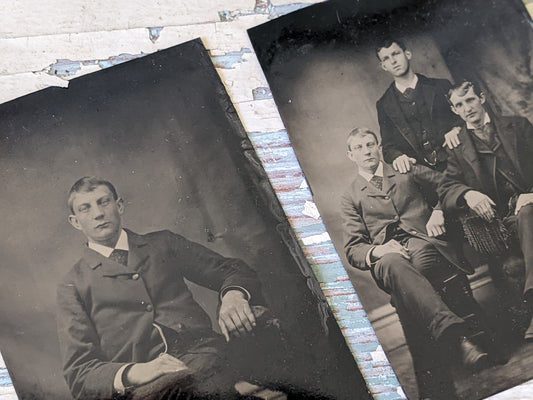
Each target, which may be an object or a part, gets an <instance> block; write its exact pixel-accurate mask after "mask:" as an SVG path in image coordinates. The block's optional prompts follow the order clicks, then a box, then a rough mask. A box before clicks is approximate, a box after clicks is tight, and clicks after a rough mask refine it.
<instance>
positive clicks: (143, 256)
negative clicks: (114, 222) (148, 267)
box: [125, 229, 150, 271]
mask: <svg viewBox="0 0 533 400" xmlns="http://www.w3.org/2000/svg"><path fill="white" fill-rule="evenodd" d="M125 231H126V232H127V233H128V245H129V247H130V250H129V253H128V269H129V270H131V271H139V270H140V268H141V267H142V266H143V265H144V264H145V263H146V262H147V261H148V259H149V258H150V254H149V253H148V249H149V246H148V245H147V242H146V241H145V240H144V239H143V237H142V236H140V235H137V234H136V233H134V232H132V231H130V230H128V229H125Z"/></svg>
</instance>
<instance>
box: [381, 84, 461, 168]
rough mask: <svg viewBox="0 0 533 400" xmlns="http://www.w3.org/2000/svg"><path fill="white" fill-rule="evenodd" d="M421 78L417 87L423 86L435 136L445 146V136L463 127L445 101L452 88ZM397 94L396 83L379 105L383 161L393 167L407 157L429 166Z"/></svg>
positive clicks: (384, 95) (386, 92) (387, 91)
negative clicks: (398, 159)
mask: <svg viewBox="0 0 533 400" xmlns="http://www.w3.org/2000/svg"><path fill="white" fill-rule="evenodd" d="M417 75H418V84H417V85H420V87H421V89H422V92H423V94H424V98H425V100H426V103H427V106H428V108H429V110H430V118H431V124H432V126H433V129H434V134H435V135H437V136H438V137H440V139H441V140H440V143H441V144H442V143H444V134H445V133H446V132H448V131H449V130H450V129H451V128H453V127H454V126H459V125H461V119H459V118H458V117H457V116H456V115H455V114H454V113H453V112H452V111H451V109H450V105H449V104H448V101H447V100H446V97H445V95H446V93H448V90H449V89H450V87H451V84H450V82H449V81H448V80H446V79H433V78H426V77H425V76H424V75H420V74H417ZM395 90H396V89H395V86H394V82H393V83H392V84H391V85H390V86H389V88H388V89H387V90H386V91H385V93H384V94H383V96H382V97H381V98H380V99H379V100H378V102H377V103H376V108H377V112H378V121H379V129H380V132H381V141H382V144H383V158H384V160H385V162H387V163H389V164H390V163H392V162H393V161H394V159H395V158H396V157H398V156H401V155H402V154H406V155H408V156H410V157H413V158H416V160H417V161H418V163H419V164H425V161H424V154H423V152H422V149H421V148H420V146H419V145H418V139H417V138H416V135H415V133H414V132H413V131H412V130H411V128H410V126H409V124H408V122H407V120H406V118H405V116H404V114H403V112H402V109H401V107H400V103H399V101H398V97H397V95H396V94H395Z"/></svg>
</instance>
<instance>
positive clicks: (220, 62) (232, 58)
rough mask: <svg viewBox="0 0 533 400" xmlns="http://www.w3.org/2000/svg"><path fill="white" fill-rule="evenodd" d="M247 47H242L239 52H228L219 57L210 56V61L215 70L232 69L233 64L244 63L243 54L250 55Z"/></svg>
mask: <svg viewBox="0 0 533 400" xmlns="http://www.w3.org/2000/svg"><path fill="white" fill-rule="evenodd" d="M251 52H252V50H250V49H249V48H247V47H242V48H241V49H240V50H239V51H230V52H228V53H226V54H223V55H220V56H211V61H213V64H214V65H215V68H225V69H234V68H235V64H240V63H243V62H246V59H245V58H244V54H246V53H251Z"/></svg>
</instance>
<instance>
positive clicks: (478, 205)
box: [464, 190, 496, 222]
mask: <svg viewBox="0 0 533 400" xmlns="http://www.w3.org/2000/svg"><path fill="white" fill-rule="evenodd" d="M464 198H465V201H466V204H467V205H468V207H470V208H471V209H472V210H473V211H474V212H475V213H476V214H477V215H479V216H480V217H481V218H483V219H484V220H485V221H489V222H490V221H492V219H493V218H494V216H495V215H496V214H495V213H494V209H493V208H492V207H494V206H496V204H494V202H493V201H492V200H491V198H490V197H489V196H487V195H486V194H483V193H481V192H478V191H476V190H469V191H468V192H466V193H465V194H464Z"/></svg>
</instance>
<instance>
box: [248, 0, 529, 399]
mask: <svg viewBox="0 0 533 400" xmlns="http://www.w3.org/2000/svg"><path fill="white" fill-rule="evenodd" d="M530 23H531V22H530V18H529V16H528V15H527V12H526V10H525V8H524V6H523V4H522V3H521V2H519V1H517V2H515V1H503V0H491V1H482V0H474V1H470V0H469V1H466V0H449V1H446V2H439V1H417V0H412V1H405V0H403V1H402V0H396V1H381V2H376V1H358V2H354V1H340V0H334V1H327V2H324V3H321V4H317V5H313V6H311V7H308V8H306V9H304V10H299V11H297V12H294V13H292V14H289V15H286V16H283V17H281V18H279V19H276V20H274V21H271V22H268V23H266V24H263V25H260V26H257V27H254V28H251V29H249V30H248V33H249V36H250V39H251V41H252V44H253V46H254V50H255V52H256V54H257V56H258V59H259V61H260V63H261V66H262V68H263V71H264V72H265V75H266V77H267V80H268V82H269V85H270V88H271V91H272V95H273V98H274V100H275V102H276V105H277V107H278V109H279V111H280V114H281V117H282V120H283V122H284V124H285V126H286V128H287V132H288V135H289V138H290V140H291V143H292V146H293V148H294V150H295V153H296V156H297V157H298V159H299V162H300V164H301V167H302V170H303V172H304V173H305V175H306V178H307V180H308V182H309V186H310V188H311V190H312V193H313V196H314V200H315V202H316V204H317V207H318V209H319V211H320V213H321V216H322V218H323V220H324V222H325V225H326V227H327V229H328V232H329V234H330V236H331V238H332V241H333V243H334V244H335V247H336V249H337V252H338V253H339V255H340V257H341V259H342V260H343V263H344V265H345V267H346V269H347V271H348V273H349V275H350V277H351V280H352V282H353V284H354V287H355V289H356V291H357V293H358V295H359V297H360V299H361V302H362V303H363V305H364V307H365V310H366V311H367V313H368V316H369V319H370V320H371V322H372V324H373V327H374V329H375V331H376V333H377V336H378V338H379V340H380V342H381V344H382V345H383V347H384V349H385V351H386V354H387V356H388V358H389V360H390V361H391V365H392V367H393V369H394V370H395V372H396V374H397V375H398V377H399V380H400V383H401V384H402V386H403V387H404V389H405V391H406V393H407V396H408V397H409V398H417V393H418V388H417V383H416V381H415V377H414V373H413V365H412V361H411V357H410V354H409V351H408V350H407V346H406V342H405V338H404V336H403V333H402V328H401V325H400V323H399V320H398V317H397V315H396V313H395V310H394V308H393V307H392V306H391V304H390V296H389V295H388V294H387V293H385V292H384V291H383V290H380V289H379V288H378V286H377V285H376V283H375V281H374V279H373V278H372V276H371V273H370V272H369V271H361V270H358V269H356V268H354V267H352V266H350V265H349V264H348V261H347V259H346V256H345V254H344V239H343V219H342V213H341V196H342V195H343V193H344V192H345V191H346V190H347V188H348V186H349V185H350V183H351V182H352V181H353V180H354V178H355V177H356V176H357V168H356V166H355V165H354V164H353V163H352V162H351V161H350V160H349V159H348V157H347V154H346V153H347V146H346V139H347V136H348V134H349V133H350V131H352V130H353V129H354V128H356V127H367V128H369V129H370V130H372V131H373V132H375V133H376V134H378V135H379V134H380V125H379V123H378V113H377V110H376V102H377V101H378V100H379V99H380V98H381V96H382V95H383V94H384V93H385V91H386V90H387V88H388V87H389V86H390V85H391V82H393V79H392V76H391V75H390V74H389V73H387V72H386V71H384V70H383V69H382V68H381V66H380V62H379V60H378V58H377V57H376V53H375V46H376V45H377V41H378V40H379V39H380V38H381V37H385V36H389V37H394V38H396V39H400V40H402V41H403V42H404V43H405V44H406V45H407V48H408V49H409V50H410V51H411V53H412V57H411V67H412V69H413V70H414V72H416V73H419V74H422V75H425V76H427V77H432V78H440V79H446V80H449V81H450V82H452V83H453V82H457V81H461V80H462V79H467V80H473V81H475V82H477V83H478V84H479V85H480V86H481V88H482V89H483V90H484V91H485V93H486V99H487V101H486V104H487V105H488V107H490V109H492V110H493V111H496V112H497V113H499V114H501V115H511V116H521V117H525V118H527V119H529V121H533V106H532V102H531V93H532V87H533V79H532V74H531V66H532V65H533V64H532V58H531V57H532V53H531V49H532V43H533V41H532V38H533V35H532V30H531V25H530ZM378 138H379V136H378ZM465 251H466V252H467V253H468V254H467V257H468V259H469V260H470V262H471V263H472V264H473V265H474V267H476V268H475V271H476V272H475V274H474V275H471V276H469V279H470V286H471V288H472V289H473V294H474V297H475V298H476V299H477V301H478V302H479V303H480V305H481V307H482V309H483V311H484V312H485V313H486V314H487V320H488V322H489V327H491V328H492V329H493V335H494V337H495V340H496V343H497V346H496V347H498V348H499V349H500V350H501V352H502V353H503V355H504V358H508V360H509V361H508V362H507V363H506V364H505V365H497V366H495V367H491V368H488V369H485V370H482V371H479V372H473V373H472V372H469V371H464V370H463V369H460V368H459V369H456V370H455V371H452V379H453V385H455V389H456V393H457V395H458V396H459V397H461V398H465V399H475V398H484V397H486V396H489V395H491V394H493V393H496V392H500V391H502V390H504V389H506V388H509V387H513V386H515V385H517V384H519V383H521V382H525V381H527V380H529V379H531V378H533V345H532V344H526V343H525V342H524V341H523V335H524V330H525V329H526V327H527V324H528V322H529V320H528V318H530V317H528V315H527V311H525V310H524V308H523V305H522V304H521V293H520V288H519V287H520V283H518V284H517V285H516V287H514V286H513V285H514V284H515V283H516V282H515V283H513V284H511V289H508V286H505V289H504V290H499V289H497V288H496V287H495V284H494V281H493V276H491V274H490V273H489V271H488V270H487V268H488V267H487V260H486V259H484V258H483V257H479V256H477V255H476V254H474V253H473V252H472V251H469V250H468V248H466V249H465ZM519 275H520V274H519ZM522 276H523V275H522ZM507 283H508V282H506V284H507ZM500 289H501V288H500Z"/></svg>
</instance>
